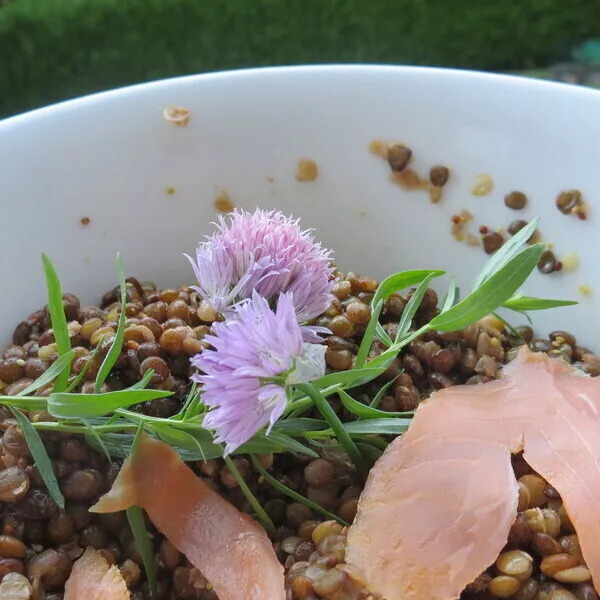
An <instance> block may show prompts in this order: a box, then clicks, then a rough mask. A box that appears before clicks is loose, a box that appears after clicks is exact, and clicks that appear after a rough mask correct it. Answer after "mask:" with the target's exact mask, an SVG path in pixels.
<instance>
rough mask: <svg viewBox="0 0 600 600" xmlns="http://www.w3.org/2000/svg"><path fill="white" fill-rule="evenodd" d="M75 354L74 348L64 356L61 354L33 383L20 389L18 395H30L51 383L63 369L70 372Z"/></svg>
mask: <svg viewBox="0 0 600 600" xmlns="http://www.w3.org/2000/svg"><path fill="white" fill-rule="evenodd" d="M74 356H75V351H74V350H69V351H68V352H66V353H65V354H63V355H62V356H59V357H58V358H57V359H56V360H55V361H54V362H53V363H52V364H51V365H50V366H49V367H48V368H47V369H46V370H45V371H44V372H43V373H42V374H41V375H40V376H39V377H38V378H37V379H36V380H35V381H34V382H33V383H32V384H30V385H28V386H27V387H26V388H25V389H24V390H22V391H20V392H19V393H18V394H17V396H28V395H29V394H32V393H33V392H35V391H36V390H39V389H40V388H42V387H44V386H45V385H47V384H48V383H50V382H51V381H52V380H53V379H54V378H55V377H58V376H59V375H60V374H61V373H62V372H63V371H65V370H66V371H67V374H68V372H69V367H70V366H71V362H72V361H73V357H74Z"/></svg>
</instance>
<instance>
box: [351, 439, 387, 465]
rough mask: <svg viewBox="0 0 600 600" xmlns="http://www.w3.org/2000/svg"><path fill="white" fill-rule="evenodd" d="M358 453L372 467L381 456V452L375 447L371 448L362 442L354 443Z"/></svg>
mask: <svg viewBox="0 0 600 600" xmlns="http://www.w3.org/2000/svg"><path fill="white" fill-rule="evenodd" d="M356 445H357V446H358V448H359V450H360V453H361V454H362V455H363V456H364V457H365V458H366V459H367V460H368V461H369V462H370V463H371V464H372V465H373V464H375V463H376V462H377V461H378V460H379V459H380V458H381V457H382V455H383V450H380V449H379V448H376V447H375V446H371V444H365V443H364V442H356Z"/></svg>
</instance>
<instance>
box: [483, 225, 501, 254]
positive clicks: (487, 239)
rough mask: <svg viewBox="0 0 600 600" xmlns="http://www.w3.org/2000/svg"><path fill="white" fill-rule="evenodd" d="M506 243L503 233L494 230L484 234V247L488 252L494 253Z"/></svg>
mask: <svg viewBox="0 0 600 600" xmlns="http://www.w3.org/2000/svg"><path fill="white" fill-rule="evenodd" d="M502 244H504V238H503V237H502V234H500V233H498V232H497V231H494V232H492V233H488V234H486V235H484V236H483V249H484V251H485V253H486V254H494V252H496V250H499V249H500V247H501V246H502Z"/></svg>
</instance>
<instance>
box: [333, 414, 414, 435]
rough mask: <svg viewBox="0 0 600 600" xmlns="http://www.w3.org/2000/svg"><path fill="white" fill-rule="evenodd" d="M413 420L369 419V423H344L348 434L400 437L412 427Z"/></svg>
mask: <svg viewBox="0 0 600 600" xmlns="http://www.w3.org/2000/svg"><path fill="white" fill-rule="evenodd" d="M410 421H411V419H399V418H395V419H369V420H367V421H353V422H352V423H344V429H345V430H346V433H349V434H351V435H354V434H375V435H384V434H385V435H400V434H401V433H404V432H405V431H406V430H407V429H408V426H409V425H410Z"/></svg>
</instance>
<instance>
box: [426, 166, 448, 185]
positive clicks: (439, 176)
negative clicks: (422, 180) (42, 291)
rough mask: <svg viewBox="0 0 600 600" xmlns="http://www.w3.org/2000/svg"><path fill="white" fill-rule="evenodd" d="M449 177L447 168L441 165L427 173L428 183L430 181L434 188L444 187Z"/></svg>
mask: <svg viewBox="0 0 600 600" xmlns="http://www.w3.org/2000/svg"><path fill="white" fill-rule="evenodd" d="M449 177H450V170H449V169H448V167H444V166H442V165H435V166H434V167H431V169H430V171H429V181H431V183H432V184H433V185H434V186H435V187H444V185H446V182H447V181H448V178H449Z"/></svg>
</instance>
